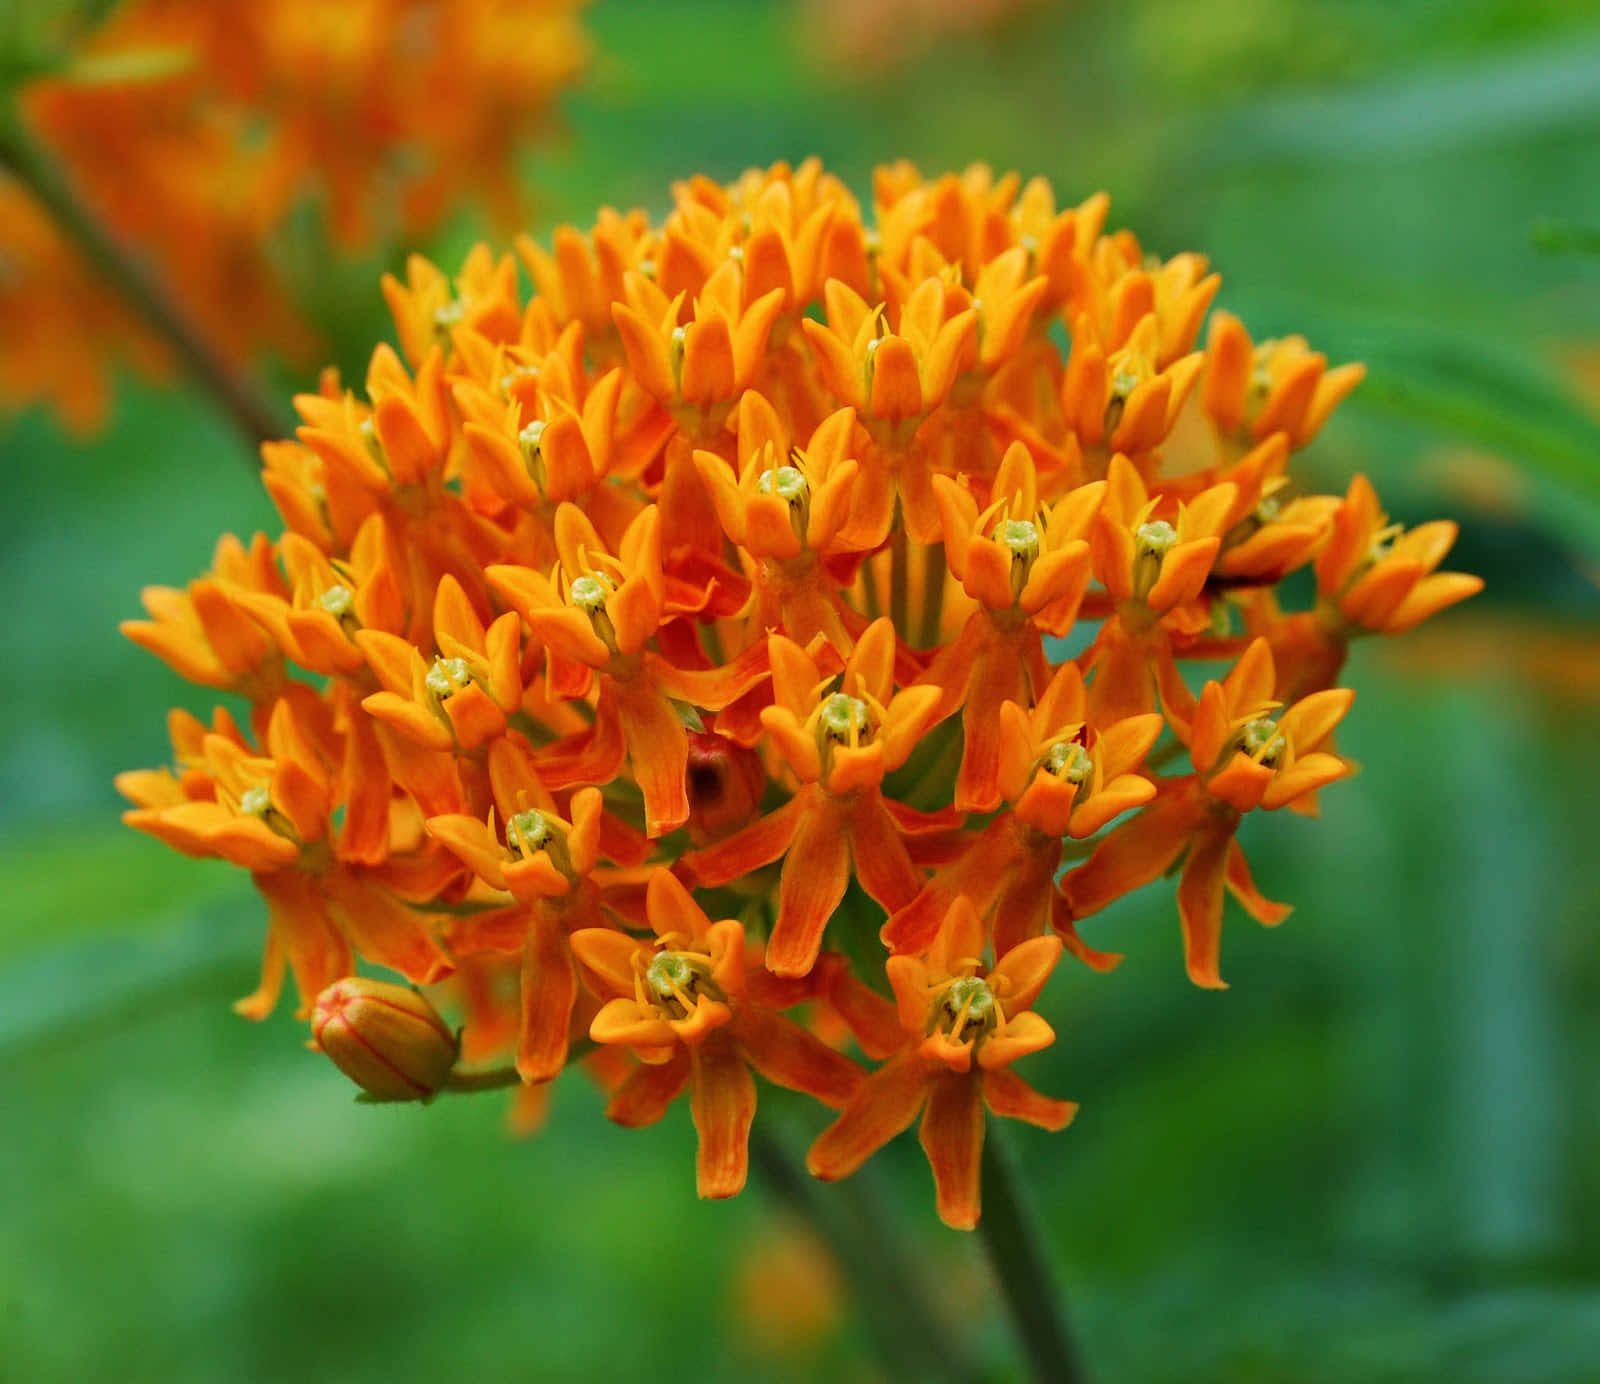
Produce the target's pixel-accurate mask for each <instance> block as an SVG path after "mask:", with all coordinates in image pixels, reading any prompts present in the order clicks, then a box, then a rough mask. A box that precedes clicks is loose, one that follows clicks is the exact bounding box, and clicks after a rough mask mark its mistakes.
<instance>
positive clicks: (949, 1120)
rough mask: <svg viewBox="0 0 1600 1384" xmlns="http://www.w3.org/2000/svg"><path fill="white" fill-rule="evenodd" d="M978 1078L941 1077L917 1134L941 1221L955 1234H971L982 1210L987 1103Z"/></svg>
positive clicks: (963, 1076) (931, 1088)
mask: <svg viewBox="0 0 1600 1384" xmlns="http://www.w3.org/2000/svg"><path fill="white" fill-rule="evenodd" d="M980 1086H981V1083H980V1081H979V1079H978V1078H977V1077H976V1076H973V1075H958V1074H956V1073H941V1074H940V1075H939V1076H937V1077H935V1078H934V1080H933V1083H932V1085H931V1086H930V1087H929V1090H928V1104H927V1108H926V1109H925V1110H924V1111H923V1114H922V1127H921V1129H920V1130H919V1131H918V1135H919V1138H920V1140H921V1143H922V1151H923V1152H924V1153H926V1154H927V1155H928V1166H929V1167H930V1168H932V1169H933V1185H934V1190H935V1193H936V1195H937V1199H938V1207H939V1219H940V1220H941V1221H943V1222H944V1223H945V1224H946V1225H947V1226H949V1227H950V1228H951V1229H953V1230H971V1229H973V1228H974V1227H975V1226H976V1225H977V1224H978V1216H979V1214H980V1211H981V1197H980V1189H979V1166H980V1165H981V1163H982V1161H983V1127H984V1117H983V1101H982V1099H981V1091H980Z"/></svg>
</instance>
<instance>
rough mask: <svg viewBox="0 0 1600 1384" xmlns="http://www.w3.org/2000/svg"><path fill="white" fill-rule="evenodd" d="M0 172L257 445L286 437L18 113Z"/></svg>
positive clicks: (2, 116) (7, 113)
mask: <svg viewBox="0 0 1600 1384" xmlns="http://www.w3.org/2000/svg"><path fill="white" fill-rule="evenodd" d="M0 171H3V172H6V173H10V174H11V175H12V176H13V177H14V178H16V180H17V181H18V182H19V183H21V184H22V186H23V187H25V188H26V189H27V190H28V192H29V193H30V194H32V196H33V197H34V199H35V200H36V201H38V203H39V204H40V205H41V206H42V207H43V208H44V209H45V210H46V211H47V212H48V213H49V214H50V216H51V218H52V219H53V220H54V222H55V224H56V227H57V229H58V230H60V231H61V233H62V234H63V235H65V236H66V237H67V239H68V240H70V241H71V242H72V243H73V244H74V245H75V246H77V248H78V250H79V251H80V253H82V255H83V256H84V258H85V259H87V260H88V261H89V263H90V264H91V265H92V266H93V267H94V269H95V271H96V272H97V273H99V275H100V276H101V278H102V279H104V280H105V282H106V283H107V284H108V285H109V286H110V287H111V288H112V289H114V290H115V291H116V293H117V294H118V295H119V296H120V297H121V298H122V300H123V301H124V302H125V303H126V304H127V305H128V307H130V308H131V309H132V310H133V312H134V313H135V314H136V315H137V316H138V317H139V319H140V320H141V321H143V322H144V324H145V325H146V326H147V327H149V328H150V330H151V331H153V332H154V333H155V334H156V335H157V336H159V337H160V338H161V340H162V341H163V342H165V343H166V345H167V346H168V347H169V348H170V349H171V350H172V352H173V354H174V355H175V356H177V358H178V360H179V361H180V362H181V363H182V365H183V367H184V369H185V370H187V371H188V372H189V373H190V374H191V375H193V376H194V378H195V379H196V380H198V381H199V382H200V383H201V384H202V385H204V386H205V388H206V389H207V390H208V391H209V392H210V393H211V395H212V397H213V398H214V399H215V400H216V401H217V403H219V404H220V405H221V406H222V408H223V410H224V411H225V412H226V413H227V415H228V417H229V418H230V419H231V420H232V421H233V423H234V424H235V425H236V426H237V427H238V429H239V431H240V432H241V433H243V434H244V436H245V437H246V439H248V441H249V442H250V443H251V445H252V447H254V446H257V445H259V444H260V443H262V442H268V441H271V440H272V439H273V438H278V437H283V436H285V435H286V429H285V427H284V424H283V423H282V421H280V419H279V417H278V414H277V411H276V410H275V409H274V408H273V407H272V405H271V404H270V403H269V402H268V401H267V399H266V398H264V397H263V396H262V394H261V393H260V392H259V391H258V390H257V389H256V387H255V385H254V384H252V383H251V381H250V380H248V379H247V378H245V377H244V376H242V375H240V374H239V373H238V372H237V371H236V370H234V368H233V367H232V366H231V365H230V364H229V363H228V361H227V360H225V359H224V358H223V357H222V355H220V354H219V353H218V352H217V350H216V349H215V348H214V347H213V346H212V345H211V343H210V342H208V341H207V340H206V339H205V336H204V334H203V333H202V332H201V331H200V330H199V329H198V328H197V327H196V326H195V324H194V323H193V322H191V321H190V320H189V319H188V317H187V316H185V314H184V313H183V311H182V309H181V308H180V307H179V306H178V305H177V303H175V302H174V301H173V300H172V297H171V295H170V294H168V293H167V292H166V290H165V289H164V288H163V287H162V285H161V284H160V282H159V281H158V280H157V279H156V277H155V276H154V275H153V274H152V273H151V272H150V270H149V269H148V268H147V266H146V265H145V263H144V262H143V261H142V260H141V259H139V258H138V256H137V255H136V254H135V253H134V252H133V251H132V250H130V249H129V248H128V247H127V246H126V245H124V244H123V243H122V242H121V241H119V240H118V239H117V238H116V236H114V235H113V234H112V233H111V231H110V230H109V229H108V228H107V227H106V226H105V225H104V224H103V223H102V222H101V221H100V219H99V218H98V217H97V216H96V215H95V214H94V212H93V211H91V210H90V209H89V207H88V206H87V205H85V203H84V202H83V201H82V199H81V198H79V196H78V195H77V193H76V192H74V191H73V189H72V187H71V186H70V185H69V184H68V182H67V180H66V179H65V178H63V177H62V176H61V173H60V171H59V170H58V169H57V168H56V166H55V164H54V163H53V162H52V160H51V158H50V156H49V154H48V153H47V152H46V151H45V150H44V149H42V148H41V147H40V146H39V145H38V143H37V142H36V141H35V140H33V139H32V138H31V137H30V136H29V134H28V132H27V131H26V130H25V129H24V128H23V126H22V122H21V119H20V117H19V116H18V115H17V113H16V112H15V111H14V110H8V109H0Z"/></svg>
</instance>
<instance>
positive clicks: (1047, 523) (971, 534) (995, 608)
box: [924, 442, 1105, 812]
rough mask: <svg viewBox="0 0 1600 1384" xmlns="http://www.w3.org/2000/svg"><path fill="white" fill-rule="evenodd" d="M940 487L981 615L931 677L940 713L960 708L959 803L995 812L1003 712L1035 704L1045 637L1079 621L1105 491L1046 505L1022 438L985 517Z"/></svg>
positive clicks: (957, 572) (950, 484)
mask: <svg viewBox="0 0 1600 1384" xmlns="http://www.w3.org/2000/svg"><path fill="white" fill-rule="evenodd" d="M933 485H934V493H935V494H936V495H937V496H938V500H939V511H940V516H941V519H942V520H943V526H944V546H945V557H946V559H947V561H948V562H949V564H950V571H951V573H952V574H953V575H954V576H955V577H956V579H957V580H959V581H960V582H961V584H962V586H963V588H964V589H965V590H966V593H967V595H969V596H970V597H972V599H973V600H975V601H977V602H978V605H979V609H978V610H977V611H975V612H974V613H973V615H972V616H971V618H970V619H968V621H967V623H966V627H965V628H964V629H963V630H962V632H961V636H960V638H958V639H957V640H956V641H955V642H954V643H953V644H949V645H947V646H946V647H945V648H944V649H942V650H941V651H940V652H939V653H938V654H937V655H936V656H935V657H934V659H933V661H932V662H931V663H930V664H929V667H928V671H927V673H926V674H925V675H924V676H925V679H926V681H927V682H928V683H930V684H932V685H934V686H936V687H939V688H940V689H941V690H942V692H943V696H942V697H941V699H940V702H939V704H938V711H937V713H936V714H937V716H938V717H940V718H942V717H944V716H947V715H949V714H950V713H951V712H952V711H954V710H955V709H956V707H957V706H960V707H961V709H962V710H961V731H962V753H961V767H960V769H959V770H958V771H957V774H956V788H955V806H956V808H957V810H959V811H962V812H992V811H993V810H994V808H995V807H996V805H997V804H998V803H999V801H1000V787H999V782H998V774H999V766H1000V754H1001V731H1000V708H1001V706H1002V705H1003V704H1004V703H1005V702H1007V701H1012V702H1016V703H1018V704H1020V705H1024V706H1025V705H1027V704H1028V703H1029V702H1030V701H1031V697H1030V696H1029V686H1030V684H1032V685H1033V686H1035V687H1042V686H1043V684H1044V681H1045V661H1044V646H1043V639H1042V636H1043V635H1046V634H1051V635H1056V636H1061V635H1065V634H1066V633H1067V632H1068V631H1069V630H1070V629H1071V628H1072V623H1073V621H1074V620H1075V619H1076V618H1077V614H1078V605H1079V602H1080V601H1082V599H1083V593H1084V590H1085V588H1086V587H1087V586H1088V584H1089V568H1090V560H1089V545H1088V543H1087V542H1086V541H1085V535H1086V534H1087V533H1088V532H1089V528H1090V525H1091V524H1092V523H1093V522H1094V518H1095V514H1096V512H1097V511H1098V510H1099V508H1100V501H1101V497H1102V495H1103V494H1104V491H1105V487H1104V486H1103V485H1100V484H1094V485H1085V486H1079V487H1078V488H1077V489H1076V490H1074V491H1072V492H1071V493H1070V494H1069V495H1067V496H1064V497H1063V498H1062V499H1061V500H1059V501H1057V502H1056V503H1055V504H1054V505H1050V506H1041V505H1040V503H1039V485H1038V477H1037V473H1036V470H1035V467H1034V463H1033V457H1032V456H1031V455H1030V453H1029V451H1028V449H1027V447H1026V446H1025V445H1024V444H1022V443H1021V442H1013V443H1012V444H1011V446H1010V447H1009V448H1008V449H1007V451H1006V454H1005V458H1004V460H1003V461H1002V462H1001V463H1000V470H999V471H998V472H997V473H996V475H995V479H994V486H993V488H992V490H991V492H990V502H989V504H988V506H987V507H986V508H985V509H984V510H983V511H982V513H979V511H978V502H977V501H976V500H975V499H974V498H973V496H972V493H971V492H970V491H969V490H967V489H966V488H965V487H964V486H962V485H960V484H958V483H956V482H955V481H952V480H950V479H949V478H948V477H945V476H935V477H934V480H933Z"/></svg>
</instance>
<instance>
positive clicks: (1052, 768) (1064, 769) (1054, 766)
mask: <svg viewBox="0 0 1600 1384" xmlns="http://www.w3.org/2000/svg"><path fill="white" fill-rule="evenodd" d="M1045 768H1046V769H1047V770H1048V771H1049V772H1050V773H1051V774H1053V775H1054V776H1055V777H1056V778H1058V779H1065V780H1066V781H1067V782H1068V783H1083V782H1085V781H1087V779H1088V777H1089V775H1090V774H1092V773H1094V760H1092V759H1091V758H1089V752H1088V751H1087V750H1085V749H1084V748H1083V746H1082V745H1080V744H1078V742H1077V741H1076V740H1063V741H1061V742H1060V743H1059V744H1055V745H1052V746H1051V747H1050V758H1049V759H1047V760H1046V761H1045Z"/></svg>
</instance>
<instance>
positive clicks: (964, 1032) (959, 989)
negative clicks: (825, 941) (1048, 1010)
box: [806, 898, 1078, 1230]
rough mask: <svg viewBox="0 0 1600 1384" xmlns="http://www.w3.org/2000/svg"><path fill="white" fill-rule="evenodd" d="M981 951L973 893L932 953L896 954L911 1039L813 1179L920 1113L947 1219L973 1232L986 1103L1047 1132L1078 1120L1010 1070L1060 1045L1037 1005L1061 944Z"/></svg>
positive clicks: (814, 1161) (875, 1146)
mask: <svg viewBox="0 0 1600 1384" xmlns="http://www.w3.org/2000/svg"><path fill="white" fill-rule="evenodd" d="M983 951H984V926H983V921H982V919H980V918H979V916H978V913H977V910H976V909H975V908H973V906H972V903H971V901H970V900H968V899H966V898H957V899H956V900H955V902H954V903H952V904H951V906H950V911H949V912H948V913H947V914H946V915H945V918H944V922H943V924H942V925H941V926H940V929H939V933H938V936H937V937H936V938H935V939H934V942H933V944H932V945H931V946H930V947H929V948H928V950H927V952H926V954H925V955H923V956H920V957H918V956H893V957H890V958H889V962H888V973H889V982H890V984H891V985H892V986H893V987H894V997H895V1002H896V1006H897V1011H898V1015H899V1020H900V1026H901V1028H902V1029H903V1030H904V1033H905V1037H904V1040H903V1042H904V1046H903V1047H902V1048H901V1050H900V1051H899V1052H898V1053H897V1054H896V1055H895V1056H893V1057H891V1058H890V1059H889V1060H888V1062H886V1063H885V1064H884V1065H883V1066H882V1067H880V1068H879V1069H878V1070H877V1071H876V1072H874V1073H873V1074H872V1075H871V1076H870V1077H868V1078H867V1080H866V1081H865V1082H863V1083H862V1085H861V1087H860V1089H859V1090H858V1091H857V1092H856V1093H855V1095H854V1097H853V1098H852V1099H851V1100H850V1103H849V1104H848V1105H846V1106H845V1108H844V1111H843V1113H842V1114H841V1115H840V1116H839V1118H838V1119H837V1120H835V1121H834V1122H833V1124H831V1125H829V1126H828V1128H827V1129H825V1130H823V1132H822V1133H821V1135H819V1136H818V1138H817V1141H816V1143H814V1144H813V1145H812V1146H811V1152H810V1153H809V1154H808V1155H807V1156H806V1166H807V1167H808V1168H810V1169H811V1172H812V1173H813V1175H815V1176H817V1177H820V1178H823V1179H824V1180H826V1181H829V1182H832V1181H835V1180H837V1179H838V1178H841V1177H848V1176H849V1175H850V1174H851V1173H853V1172H854V1171H855V1170H856V1169H857V1168H859V1167H860V1166H861V1165H862V1164H863V1163H864V1162H866V1160H867V1159H868V1158H870V1157H871V1156H872V1155H873V1154H874V1153H876V1152H877V1151H878V1150H879V1149H880V1148H882V1147H883V1146H884V1145H885V1144H886V1143H888V1142H889V1140H890V1139H892V1138H894V1136H895V1135H896V1134H898V1133H899V1132H900V1131H901V1130H902V1129H905V1128H906V1126H908V1125H909V1124H910V1123H911V1122H912V1120H914V1119H916V1117H917V1116H918V1114H921V1116H922V1129H921V1137H922V1148H923V1152H925V1153H926V1154H927V1155H928V1163H929V1166H930V1167H932V1169H933V1180H934V1185H935V1187H936V1189H937V1191H938V1199H939V1219H940V1220H942V1221H943V1222H944V1223H945V1224H946V1225H948V1226H952V1227H954V1228H955V1229H957V1230H971V1229H972V1228H973V1226H975V1225H977V1223H978V1215H979V1211H980V1197H979V1188H978V1163H979V1160H980V1158H981V1156H982V1153H983V1131H984V1115H983V1107H984V1106H985V1105H987V1106H988V1107H989V1109H990V1110H992V1111H993V1112H994V1113H995V1114H996V1115H1004V1116H1008V1117H1009V1118H1011V1119H1015V1120H1026V1121H1027V1122H1028V1123H1029V1124H1036V1125H1038V1126H1040V1127H1041V1128H1043V1129H1051V1130H1058V1129H1063V1128H1065V1127H1066V1126H1067V1124H1068V1123H1069V1122H1070V1121H1071V1120H1072V1117H1073V1116H1074V1115H1075V1114H1076V1113H1077V1110H1078V1107H1077V1106H1076V1105H1074V1104H1073V1103H1072V1102H1071V1101H1063V1100H1052V1099H1051V1098H1050V1097H1048V1096H1043V1095H1040V1094H1039V1092H1037V1091H1035V1090H1034V1089H1033V1088H1032V1087H1031V1086H1029V1085H1028V1083H1027V1082H1025V1081H1024V1080H1023V1079H1022V1078H1021V1077H1019V1076H1017V1075H1016V1073H1014V1072H1013V1071H1011V1064H1012V1063H1013V1062H1015V1061H1016V1060H1017V1059H1018V1058H1019V1057H1025V1056H1027V1055H1028V1054H1029V1053H1032V1052H1038V1051H1039V1050H1040V1049H1041V1048H1045V1047H1048V1046H1049V1045H1050V1044H1051V1043H1053V1042H1054V1041H1055V1037H1056V1035H1055V1030H1054V1029H1052V1028H1051V1027H1050V1025H1049V1024H1047V1023H1046V1022H1045V1021H1044V1020H1043V1019H1042V1018H1040V1016H1039V1015H1037V1014H1035V1013H1034V1012H1033V1003H1034V1001H1035V1000H1036V999H1037V998H1038V996H1039V992H1040V991H1041V990H1042V989H1044V984H1045V981H1047V980H1048V979H1049V978H1050V972H1051V971H1053V970H1054V969H1055V964H1056V961H1057V959H1058V958H1059V957H1060V955H1061V943H1060V941H1059V940H1058V939H1056V938H1054V937H1035V938H1033V939H1032V940H1031V941H1028V942H1023V943H1021V944H1020V945H1019V946H1016V947H1013V948H1012V949H1011V950H1010V951H1009V952H1007V953H1006V954H1005V955H1004V956H1002V957H1001V958H1000V960H999V961H998V962H997V963H996V964H995V965H994V966H993V967H985V966H984V965H983V963H982V961H981V960H980V959H979V958H980V957H981V956H982V954H983Z"/></svg>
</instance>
